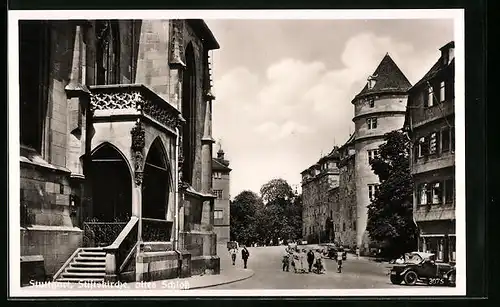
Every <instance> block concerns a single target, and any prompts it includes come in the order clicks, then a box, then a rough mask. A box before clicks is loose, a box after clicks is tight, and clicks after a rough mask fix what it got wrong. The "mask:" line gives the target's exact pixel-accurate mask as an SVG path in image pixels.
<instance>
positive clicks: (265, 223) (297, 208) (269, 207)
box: [258, 178, 302, 243]
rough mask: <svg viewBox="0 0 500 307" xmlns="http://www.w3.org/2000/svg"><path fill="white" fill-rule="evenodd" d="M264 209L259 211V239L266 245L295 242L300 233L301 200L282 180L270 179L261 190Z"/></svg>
mask: <svg viewBox="0 0 500 307" xmlns="http://www.w3.org/2000/svg"><path fill="white" fill-rule="evenodd" d="M260 193H261V198H262V200H263V203H264V207H263V209H262V210H260V211H259V214H258V216H259V218H258V221H259V222H258V223H259V237H260V239H261V240H263V241H264V242H266V243H269V242H270V241H271V240H272V241H273V243H277V242H278V239H283V240H288V239H291V240H296V239H298V238H300V236H301V232H302V198H301V197H300V196H296V195H295V194H294V193H293V190H292V188H291V187H290V185H289V184H288V183H287V182H286V180H284V179H281V178H279V179H272V180H271V181H269V182H268V183H266V184H264V185H263V186H262V187H261V189H260Z"/></svg>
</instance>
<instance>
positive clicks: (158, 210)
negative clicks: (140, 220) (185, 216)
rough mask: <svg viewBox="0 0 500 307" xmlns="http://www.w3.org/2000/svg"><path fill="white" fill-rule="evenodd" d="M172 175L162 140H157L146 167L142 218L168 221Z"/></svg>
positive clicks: (143, 184)
mask: <svg viewBox="0 0 500 307" xmlns="http://www.w3.org/2000/svg"><path fill="white" fill-rule="evenodd" d="M169 188H170V175H169V171H168V164H167V158H166V154H165V151H164V149H163V146H162V144H161V141H160V139H158V138H157V139H156V140H155V141H154V142H153V144H152V145H151V148H150V149H149V152H148V155H147V156H146V162H145V165H144V179H143V181H142V216H143V217H145V218H153V219H160V220H166V217H167V216H166V212H167V206H168V194H169Z"/></svg>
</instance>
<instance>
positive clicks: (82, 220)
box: [19, 19, 220, 283]
mask: <svg viewBox="0 0 500 307" xmlns="http://www.w3.org/2000/svg"><path fill="white" fill-rule="evenodd" d="M216 49H219V44H218V42H217V41H216V39H215V38H214V36H213V34H212V32H211V31H210V29H209V28H208V26H207V25H206V23H205V22H204V21H203V20H199V19H193V20H50V21H41V20H21V21H20V22H19V56H20V58H19V85H20V87H19V89H20V100H19V114H20V175H21V176H20V188H21V189H20V197H21V199H20V204H19V205H20V217H21V220H20V224H21V225H20V226H21V275H22V276H21V278H22V281H21V283H25V282H26V280H30V279H33V278H34V277H37V276H38V275H40V274H38V273H36V272H40V270H42V271H43V272H44V273H43V274H41V275H45V276H44V277H43V278H45V279H46V278H49V279H50V280H57V281H73V282H78V281H117V280H121V281H149V280H158V279H166V278H174V277H179V276H190V275H194V274H200V273H203V274H205V273H212V274H218V273H219V270H220V269H219V267H220V265H219V258H218V257H217V256H216V255H217V253H216V233H215V231H214V202H215V198H216V196H215V195H213V193H212V145H213V143H214V140H213V138H212V135H211V130H212V102H213V100H214V98H215V97H214V96H213V95H212V93H211V87H212V82H211V64H210V61H211V58H210V53H211V52H212V50H216ZM34 268H37V270H35V269H34ZM37 274H38V275H37Z"/></svg>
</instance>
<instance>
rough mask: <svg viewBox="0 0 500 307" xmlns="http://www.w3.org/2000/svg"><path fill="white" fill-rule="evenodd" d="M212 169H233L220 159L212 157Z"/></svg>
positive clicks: (228, 170) (227, 170)
mask: <svg viewBox="0 0 500 307" xmlns="http://www.w3.org/2000/svg"><path fill="white" fill-rule="evenodd" d="M212 170H215V171H226V172H230V171H231V170H232V169H231V168H229V167H228V166H227V165H225V164H223V163H222V162H221V161H220V160H219V159H217V158H212Z"/></svg>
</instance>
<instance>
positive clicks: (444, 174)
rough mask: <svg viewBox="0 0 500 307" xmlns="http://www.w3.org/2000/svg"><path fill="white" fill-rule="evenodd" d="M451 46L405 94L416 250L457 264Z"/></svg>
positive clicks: (449, 45)
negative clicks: (416, 232)
mask: <svg viewBox="0 0 500 307" xmlns="http://www.w3.org/2000/svg"><path fill="white" fill-rule="evenodd" d="M454 48H455V44H454V42H449V43H448V44H446V45H444V46H443V47H442V48H441V49H440V51H441V56H440V57H439V59H438V60H437V61H436V63H435V64H434V65H433V66H432V68H431V69H430V70H429V72H427V73H426V74H425V75H424V77H423V78H422V79H421V80H420V81H418V82H417V83H416V84H415V85H414V86H413V87H412V88H411V89H410V91H409V97H408V112H407V114H406V115H407V116H406V121H405V128H406V129H407V131H408V133H409V135H410V137H411V141H412V144H413V150H412V151H411V154H410V157H411V162H410V166H411V173H412V176H413V180H414V192H413V213H414V219H415V221H416V223H417V225H418V227H419V229H420V238H419V250H420V251H424V252H432V253H435V254H436V257H437V259H438V260H442V261H445V262H448V261H455V259H456V258H455V257H456V254H455V251H456V245H455V244H456V243H455V227H456V226H455V201H456V196H455V195H456V193H455V120H454V115H455V60H454Z"/></svg>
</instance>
